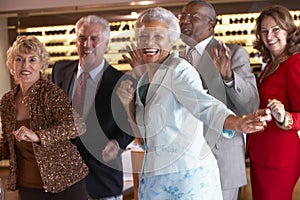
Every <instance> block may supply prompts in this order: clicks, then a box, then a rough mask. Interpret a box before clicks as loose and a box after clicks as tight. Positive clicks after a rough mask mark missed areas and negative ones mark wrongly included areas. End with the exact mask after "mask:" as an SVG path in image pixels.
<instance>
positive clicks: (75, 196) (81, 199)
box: [19, 180, 87, 200]
mask: <svg viewBox="0 0 300 200" xmlns="http://www.w3.org/2000/svg"><path fill="white" fill-rule="evenodd" d="M19 200H87V192H86V189H85V181H84V180H81V181H79V182H78V183H75V184H74V185H72V186H70V187H69V188H67V189H66V190H64V191H62V192H59V193H51V192H46V191H45V190H43V189H32V188H25V187H20V188H19Z"/></svg>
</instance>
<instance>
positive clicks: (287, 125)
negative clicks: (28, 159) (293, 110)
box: [275, 112, 294, 130]
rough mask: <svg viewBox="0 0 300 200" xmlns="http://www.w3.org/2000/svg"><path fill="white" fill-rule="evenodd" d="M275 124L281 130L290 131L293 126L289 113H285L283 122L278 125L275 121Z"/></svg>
mask: <svg viewBox="0 0 300 200" xmlns="http://www.w3.org/2000/svg"><path fill="white" fill-rule="evenodd" d="M275 122H276V125H277V126H278V127H279V128H281V129H283V130H290V129H292V125H293V124H294V120H293V117H292V115H291V114H290V113H289V112H285V115H284V120H283V122H281V123H280V122H278V121H277V120H276V121H275Z"/></svg>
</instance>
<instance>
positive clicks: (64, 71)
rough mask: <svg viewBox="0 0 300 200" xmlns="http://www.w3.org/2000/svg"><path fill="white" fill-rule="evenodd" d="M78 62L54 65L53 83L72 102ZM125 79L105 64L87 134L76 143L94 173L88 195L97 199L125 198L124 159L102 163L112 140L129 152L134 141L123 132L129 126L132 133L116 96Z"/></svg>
mask: <svg viewBox="0 0 300 200" xmlns="http://www.w3.org/2000/svg"><path fill="white" fill-rule="evenodd" d="M78 62H79V61H78V60H77V61H59V62H57V63H55V64H54V66H53V70H52V81H53V82H54V83H55V84H57V85H58V86H59V87H61V88H62V89H63V90H64V91H65V92H66V93H67V95H68V96H69V99H70V102H71V96H72V95H70V94H72V88H73V83H74V76H76V74H77V69H78ZM122 78H124V73H123V72H121V71H118V70H116V69H115V68H113V67H112V66H111V65H109V64H108V63H107V62H106V61H105V71H104V73H103V76H102V79H101V83H100V85H99V88H98V91H97V92H96V96H95V101H94V105H93V106H92V108H91V110H90V112H89V115H88V117H87V120H86V124H87V132H86V133H85V134H84V135H83V136H81V137H80V139H77V140H76V141H75V143H76V145H77V147H78V150H79V151H80V153H81V155H82V157H83V159H84V161H85V162H86V164H87V165H88V167H89V170H90V172H89V175H88V176H87V177H86V185H87V191H88V193H89V195H90V196H91V197H92V198H93V199H94V198H96V199H99V198H104V197H111V196H117V195H120V194H122V189H123V172H122V160H121V156H118V157H117V158H116V159H115V160H113V161H111V162H108V163H105V162H104V161H103V160H102V159H101V151H102V149H104V147H105V145H106V143H107V142H108V141H109V140H111V139H115V140H117V141H118V143H119V145H120V148H121V149H125V148H126V146H127V145H128V144H129V143H130V142H131V141H132V140H133V137H132V136H130V135H128V134H126V133H125V132H124V131H122V130H124V129H122V130H121V128H120V126H124V124H125V125H126V126H127V127H125V129H126V131H127V132H128V131H129V130H130V128H129V124H128V123H127V115H126V113H125V110H124V108H123V107H122V105H121V102H120V101H119V99H118V98H117V97H116V94H115V89H116V88H117V87H118V84H119V81H120V80H121V79H122ZM112 99H113V103H112ZM116 117H117V118H118V120H116ZM120 119H124V120H123V124H122V125H120V124H119V123H117V122H116V121H120ZM124 121H126V123H124ZM127 124H128V125H127Z"/></svg>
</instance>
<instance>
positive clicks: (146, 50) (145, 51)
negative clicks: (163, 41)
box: [144, 49, 158, 55]
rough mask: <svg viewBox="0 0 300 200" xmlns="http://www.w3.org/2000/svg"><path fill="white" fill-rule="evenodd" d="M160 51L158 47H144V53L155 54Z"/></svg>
mask: <svg viewBox="0 0 300 200" xmlns="http://www.w3.org/2000/svg"><path fill="white" fill-rule="evenodd" d="M157 52H158V49H144V53H145V54H147V55H155V54H156V53H157Z"/></svg>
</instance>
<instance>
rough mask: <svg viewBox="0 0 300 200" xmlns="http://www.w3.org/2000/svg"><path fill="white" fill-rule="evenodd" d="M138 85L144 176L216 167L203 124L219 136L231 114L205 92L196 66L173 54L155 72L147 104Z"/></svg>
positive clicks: (145, 79) (144, 81)
mask: <svg viewBox="0 0 300 200" xmlns="http://www.w3.org/2000/svg"><path fill="white" fill-rule="evenodd" d="M146 84H148V75H147V73H145V74H144V75H143V76H142V77H141V79H140V80H139V82H138V90H137V98H136V119H137V124H138V126H139V129H140V132H141V134H142V137H143V138H144V140H145V151H146V153H145V159H144V166H143V169H144V173H145V175H147V176H154V175H161V174H167V173H173V172H179V171H186V170H189V169H193V168H196V167H200V166H205V165H207V164H209V165H210V164H211V163H212V162H214V163H216V161H215V158H214V156H213V154H212V153H211V151H210V149H209V147H208V145H207V143H206V141H205V139H204V136H203V122H204V123H206V124H207V125H208V126H209V127H211V128H212V129H214V130H216V131H218V132H219V133H220V136H221V134H223V124H224V121H225V119H226V118H227V116H228V115H230V114H233V112H232V111H230V110H229V109H227V107H226V106H225V105H224V104H223V103H222V102H221V101H219V100H217V99H215V98H214V97H212V96H210V95H209V94H207V90H204V89H203V87H202V83H201V79H200V77H199V75H198V72H197V71H196V70H195V68H194V67H193V66H192V65H190V64H189V63H188V62H187V61H186V60H184V59H182V58H179V57H178V53H177V52H174V53H172V54H171V55H170V56H169V57H168V58H167V59H166V60H165V61H164V63H162V64H161V66H160V67H159V68H158V69H157V71H156V73H155V75H154V77H153V80H152V82H151V84H150V86H149V89H148V92H147V95H146V100H145V106H144V105H143V103H142V101H141V99H142V96H143V94H142V93H143V92H142V91H141V89H140V88H141V86H143V85H146Z"/></svg>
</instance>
